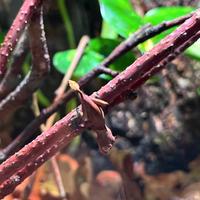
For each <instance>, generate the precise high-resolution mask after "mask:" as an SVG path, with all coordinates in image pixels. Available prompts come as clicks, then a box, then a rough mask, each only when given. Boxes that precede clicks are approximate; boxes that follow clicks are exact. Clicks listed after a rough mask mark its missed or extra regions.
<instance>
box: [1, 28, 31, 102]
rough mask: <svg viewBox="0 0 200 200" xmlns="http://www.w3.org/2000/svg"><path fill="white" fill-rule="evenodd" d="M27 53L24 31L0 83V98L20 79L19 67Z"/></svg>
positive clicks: (13, 87)
mask: <svg viewBox="0 0 200 200" xmlns="http://www.w3.org/2000/svg"><path fill="white" fill-rule="evenodd" d="M27 53H28V38H27V33H26V31H25V33H24V34H22V36H21V38H20V39H19V42H18V44H17V46H16V48H15V50H14V52H13V55H12V62H11V66H10V67H9V69H8V70H7V71H6V74H5V76H4V77H3V80H2V81H1V83H0V100H1V99H3V98H5V97H6V96H7V95H8V94H9V93H10V92H11V91H12V90H13V89H15V87H16V86H17V85H18V83H19V82H20V80H21V69H22V64H23V62H24V60H25V57H26V55H27Z"/></svg>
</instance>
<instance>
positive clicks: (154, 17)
mask: <svg viewBox="0 0 200 200" xmlns="http://www.w3.org/2000/svg"><path fill="white" fill-rule="evenodd" d="M192 11H194V8H192V7H184V6H170V7H158V8H154V9H151V10H150V11H148V12H147V13H146V14H145V16H144V21H145V22H146V23H151V24H152V25H157V24H160V23H162V22H163V21H167V20H172V19H175V18H177V17H180V16H183V15H186V14H188V13H190V12H192Z"/></svg>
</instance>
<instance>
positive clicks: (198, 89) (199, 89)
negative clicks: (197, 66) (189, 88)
mask: <svg viewBox="0 0 200 200" xmlns="http://www.w3.org/2000/svg"><path fill="white" fill-rule="evenodd" d="M196 92H197V95H198V96H200V87H198V88H197V89H196Z"/></svg>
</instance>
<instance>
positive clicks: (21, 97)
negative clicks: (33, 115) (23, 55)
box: [0, 9, 50, 117]
mask: <svg viewBox="0 0 200 200" xmlns="http://www.w3.org/2000/svg"><path fill="white" fill-rule="evenodd" d="M29 36H30V48H31V52H32V69H31V72H29V73H28V75H27V76H26V77H25V79H24V80H23V81H22V82H21V83H20V84H19V86H17V88H16V89H15V90H14V91H13V92H11V93H10V94H9V95H8V96H7V97H6V98H5V99H3V100H2V101H1V102H0V117H6V116H7V115H9V114H10V113H12V112H14V111H15V110H16V109H17V108H19V107H20V106H22V105H23V103H24V102H25V101H26V100H27V99H28V98H29V97H30V96H31V95H32V93H33V92H34V91H35V90H36V89H37V88H38V87H39V86H40V84H41V81H42V80H43V79H44V77H45V75H46V74H47V73H48V71H49V69H50V63H49V54H48V50H47V45H46V37H45V33H44V25H43V16H42V11H40V9H39V11H38V12H35V14H34V15H33V17H32V21H31V23H30V27H29Z"/></svg>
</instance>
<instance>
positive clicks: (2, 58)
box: [0, 0, 42, 76]
mask: <svg viewBox="0 0 200 200" xmlns="http://www.w3.org/2000/svg"><path fill="white" fill-rule="evenodd" d="M41 2H42V0H25V1H24V3H23V5H22V7H21V9H20V10H19V12H18V14H17V16H16V18H15V20H14V22H13V24H12V26H11V27H10V30H9V31H8V33H7V35H6V37H5V40H4V42H3V43H2V45H1V48H0V75H1V76H2V75H3V74H4V73H5V71H6V64H7V60H8V57H9V56H10V54H11V52H12V51H13V49H14V48H15V46H16V44H17V42H18V39H19V38H20V36H21V33H22V32H23V30H24V28H25V26H26V25H27V23H28V22H29V20H30V18H31V16H32V15H33V13H34V11H35V10H36V9H37V8H38V7H39V6H40V4H41Z"/></svg>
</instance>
